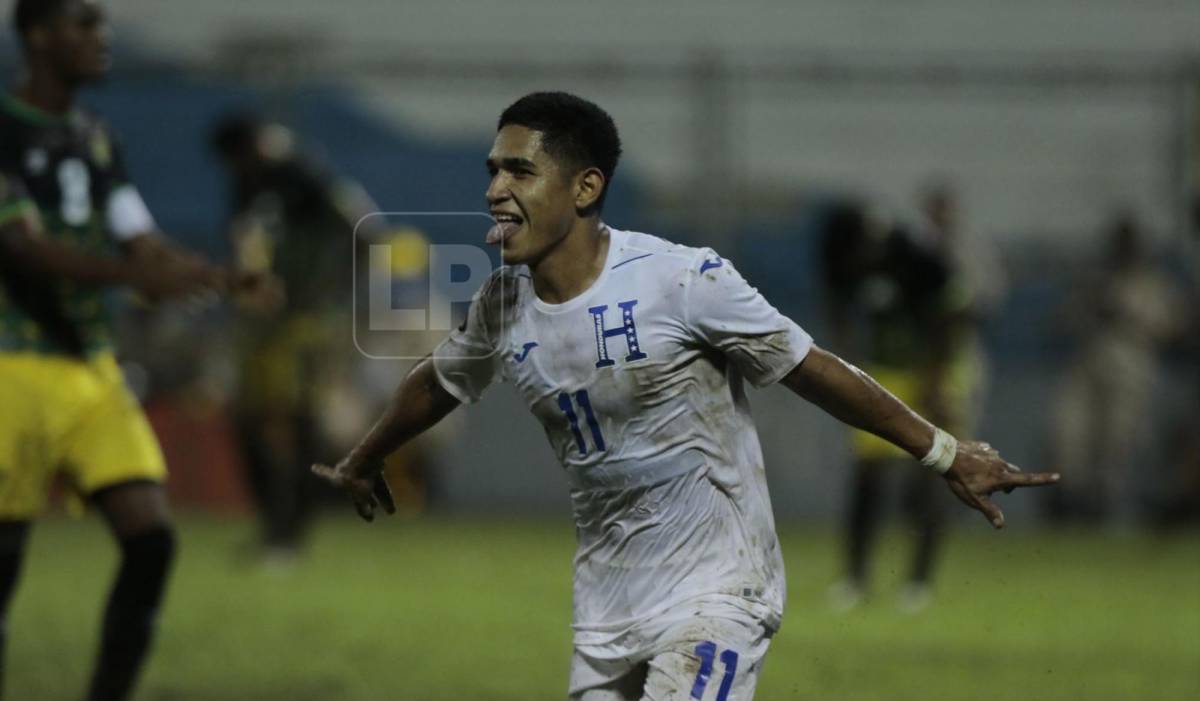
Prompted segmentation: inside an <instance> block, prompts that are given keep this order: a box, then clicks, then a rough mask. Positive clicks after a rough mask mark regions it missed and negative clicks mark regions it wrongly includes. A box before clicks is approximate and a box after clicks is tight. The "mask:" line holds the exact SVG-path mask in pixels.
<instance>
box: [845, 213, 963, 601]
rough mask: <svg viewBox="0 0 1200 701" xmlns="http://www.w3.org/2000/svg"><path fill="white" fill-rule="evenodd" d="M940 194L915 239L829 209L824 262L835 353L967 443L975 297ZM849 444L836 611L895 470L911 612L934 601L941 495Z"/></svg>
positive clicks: (885, 446) (857, 583) (865, 580)
mask: <svg viewBox="0 0 1200 701" xmlns="http://www.w3.org/2000/svg"><path fill="white" fill-rule="evenodd" d="M946 197H947V195H946V194H941V195H938V194H937V193H932V194H931V195H930V198H929V200H928V201H927V202H926V203H925V204H926V214H927V216H928V217H929V221H928V222H926V223H925V227H926V230H924V231H915V232H914V231H906V230H903V229H900V228H899V227H895V226H893V225H890V224H888V223H885V222H881V221H878V220H876V219H873V218H872V217H871V215H870V213H869V212H868V211H866V210H865V209H864V208H862V207H861V206H858V205H852V204H848V205H843V206H840V207H838V208H835V209H834V211H833V213H832V215H831V217H830V219H829V227H828V229H827V232H826V238H825V242H824V251H823V253H824V258H825V260H824V265H825V272H826V282H827V284H828V290H829V301H830V312H831V314H830V316H831V320H832V322H833V326H834V334H833V335H834V336H835V343H836V344H837V345H838V346H841V348H840V349H839V350H840V352H841V353H843V354H844V355H846V356H847V357H851V358H854V359H855V360H856V362H859V363H860V364H861V365H862V367H863V370H864V371H866V372H867V373H868V374H869V375H871V376H872V377H874V378H875V379H876V380H877V381H878V382H879V383H880V384H881V385H882V386H883V387H885V388H886V389H887V390H888V391H889V392H891V393H892V394H893V395H895V396H896V397H897V398H899V399H900V400H901V401H903V402H904V403H906V404H908V405H909V406H912V407H914V408H915V409H916V410H917V411H918V412H920V413H921V414H922V415H924V416H928V417H930V419H931V420H932V421H934V422H935V423H937V424H938V425H940V426H944V427H946V429H947V430H948V431H951V432H952V433H953V434H954V435H958V436H967V437H969V436H970V435H971V434H972V433H973V432H974V426H973V423H974V421H973V417H974V414H975V413H976V411H975V409H976V406H977V404H978V395H979V390H980V387H981V384H982V374H983V373H982V358H981V354H980V352H979V350H978V343H977V340H976V338H975V334H974V333H973V329H972V326H973V319H972V318H971V316H972V315H973V314H974V313H975V311H976V308H977V305H978V303H979V300H978V297H977V295H975V294H974V293H973V292H972V286H971V281H970V280H966V279H964V277H965V275H964V271H963V270H962V269H961V267H960V265H959V264H958V263H957V262H956V260H955V257H954V256H953V255H951V251H950V250H949V244H950V243H951V241H950V239H951V233H950V232H951V230H952V229H953V226H954V222H953V215H954V213H953V211H952V207H951V203H950V202H949V201H948V200H947V199H946ZM855 331H858V333H857V334H856V333H854V332H855ZM856 341H857V342H856ZM851 446H852V449H853V453H854V463H855V466H854V477H853V480H852V483H851V485H850V490H849V494H848V505H847V506H848V508H847V516H846V525H845V532H846V573H845V579H844V580H843V581H842V582H840V583H839V584H837V585H836V586H835V587H834V588H833V590H831V592H830V593H831V603H832V604H833V606H834V607H835V608H839V609H845V608H850V607H853V606H855V605H857V604H858V603H859V602H860V601H861V600H862V599H863V598H864V597H865V596H866V594H867V592H868V591H869V580H870V576H869V575H870V573H869V571H868V570H869V567H868V564H869V560H870V557H869V555H870V551H871V548H872V545H873V543H874V540H875V536H876V535H877V532H878V530H879V526H880V521H881V516H882V511H883V508H882V507H883V496H884V494H883V491H884V487H885V486H886V484H887V482H888V481H887V480H885V479H883V478H884V477H886V476H887V475H886V474H885V473H887V472H897V473H901V474H903V475H904V506H905V511H906V512H907V516H908V517H909V520H910V521H911V523H912V526H913V529H914V531H915V535H916V543H915V548H914V551H913V556H912V560H911V563H912V564H911V569H910V571H909V572H908V583H907V585H906V587H905V588H904V590H903V592H902V593H901V596H900V601H899V604H900V607H901V609H903V610H908V611H915V610H918V609H920V608H922V607H923V606H925V605H926V604H927V603H928V601H929V600H930V595H931V579H932V574H933V568H934V563H935V561H936V555H937V550H938V546H939V544H940V542H941V540H942V533H943V530H944V520H945V519H944V511H945V509H944V499H943V498H942V497H943V494H942V493H941V491H940V490H939V489H938V488H937V485H936V480H930V479H927V477H928V475H927V474H926V472H925V471H924V470H921V469H919V466H918V465H917V464H916V463H915V462H914V461H913V460H912V459H911V458H910V457H909V456H908V455H907V454H906V453H904V452H902V451H900V450H898V449H896V448H895V447H893V446H892V445H891V444H890V443H888V442H886V441H884V440H881V439H879V438H877V437H875V436H873V435H871V434H868V433H865V432H862V431H854V432H852V434H851Z"/></svg>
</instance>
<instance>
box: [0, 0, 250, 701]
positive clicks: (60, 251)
mask: <svg viewBox="0 0 1200 701" xmlns="http://www.w3.org/2000/svg"><path fill="white" fill-rule="evenodd" d="M14 24H15V28H16V31H17V34H18V35H19V38H20V41H21V44H22V47H23V49H24V56H25V61H26V68H27V72H26V74H25V76H24V78H23V80H22V82H21V83H20V84H19V85H18V86H17V88H16V89H15V91H14V92H12V93H11V94H7V95H4V96H2V97H0V135H3V139H2V140H0V283H2V284H0V388H3V389H2V390H0V392H2V396H3V400H2V401H0V636H3V635H4V631H5V620H4V619H5V618H6V615H5V612H6V610H7V607H8V602H9V600H10V598H11V594H12V591H13V588H14V585H15V583H16V579H17V575H18V571H19V569H20V563H21V556H22V551H23V548H24V543H25V540H26V536H27V533H28V530H29V522H30V521H31V520H32V519H33V518H34V517H35V516H37V514H38V513H39V512H40V511H41V509H42V507H43V504H44V501H45V493H46V489H47V483H48V482H49V480H50V477H51V476H52V475H53V473H54V471H55V470H56V469H59V468H61V469H63V470H64V471H65V473H66V475H67V477H68V478H69V481H70V483H71V484H72V486H73V487H74V488H75V489H76V490H77V491H78V492H79V493H80V494H81V495H82V496H84V497H86V498H87V499H88V500H89V501H90V503H91V504H93V505H94V506H95V507H96V508H97V509H98V510H99V511H100V513H101V514H102V515H103V516H104V518H105V521H106V522H107V524H108V526H109V527H110V529H111V531H112V533H113V535H114V536H115V538H116V539H117V541H118V543H119V545H120V549H121V564H120V568H119V570H118V573H117V577H116V583H115V585H114V586H113V588H112V591H111V594H110V596H109V600H108V606H107V609H106V611H105V616H104V624H103V631H102V634H101V642H100V650H99V657H98V660H97V662H96V668H95V671H94V674H93V676H92V679H91V686H90V690H89V692H88V696H87V698H89V699H123V698H126V697H127V696H128V694H129V690H130V689H131V687H132V686H133V684H134V682H135V680H136V676H137V672H138V670H139V668H140V667H141V665H142V660H143V658H144V657H145V654H146V651H147V649H148V647H149V644H150V639H151V635H152V631H153V627H154V621H155V617H156V613H157V609H158V606H159V601H160V598H161V595H162V592H163V588H164V584H165V582H166V578H167V574H168V569H169V567H170V564H171V560H172V556H173V552H174V537H173V535H172V529H171V525H170V521H169V516H168V510H167V502H166V497H165V494H164V490H163V488H162V484H161V483H162V480H163V477H164V475H165V469H164V463H163V457H162V453H161V451H160V450H159V446H158V444H157V442H156V441H155V438H154V434H153V433H152V432H151V429H150V426H149V424H148V423H147V421H146V419H145V417H144V415H143V414H142V411H141V409H140V408H139V406H138V404H137V401H136V400H135V399H134V398H133V396H132V395H131V394H130V393H129V391H128V390H127V389H126V387H125V385H124V383H123V380H122V378H121V373H120V370H119V369H118V367H117V364H116V361H115V360H114V355H113V347H112V338H111V333H110V329H109V322H108V318H107V315H106V313H105V305H104V300H103V290H104V289H105V288H107V287H111V286H125V287H128V288H131V289H133V290H135V291H137V292H139V293H141V294H142V295H143V296H144V297H146V298H148V299H152V300H160V299H169V298H193V297H197V296H201V297H203V296H209V295H211V294H213V293H214V292H216V291H217V290H218V289H220V288H223V287H224V286H226V284H227V280H226V275H225V273H224V272H223V271H221V270H219V269H218V268H215V267H214V266H212V265H210V264H208V263H207V262H204V261H203V260H201V259H199V258H197V257H194V256H191V255H187V254H184V253H182V252H180V251H178V250H176V249H174V248H172V247H171V246H169V245H168V244H167V243H166V242H165V241H164V240H163V239H162V238H161V237H160V236H158V235H157V233H156V227H155V224H154V220H153V219H152V217H151V216H150V213H149V212H148V210H147V209H146V206H145V204H144V203H143V201H142V199H141V197H140V196H139V195H138V191H137V190H136V189H135V188H134V186H133V185H131V184H130V183H129V182H128V180H127V179H126V176H125V173H124V170H123V168H122V165H121V155H120V153H119V151H118V150H117V148H116V146H115V145H114V143H113V141H112V139H111V137H110V136H109V134H108V131H107V130H106V129H105V127H104V126H103V125H102V124H101V123H100V122H98V121H97V120H96V119H95V118H94V117H92V116H90V115H88V114H86V113H85V112H83V111H81V110H79V109H78V108H76V106H75V104H74V96H75V92H76V89H77V88H78V87H79V86H81V85H82V84H84V83H86V82H88V81H91V80H93V79H96V78H99V77H100V76H102V75H103V74H104V73H105V72H106V71H107V69H108V66H109V35H108V29H107V26H106V24H105V21H104V16H103V13H102V11H101V9H100V8H99V7H98V6H97V5H96V3H95V2H93V1H92V0H18V2H17V3H16V8H15V12H14ZM115 248H119V253H120V255H113V253H114V251H113V249H115ZM2 642H3V639H2V637H0V643H2ZM0 670H2V665H0Z"/></svg>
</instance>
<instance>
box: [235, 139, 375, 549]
mask: <svg viewBox="0 0 1200 701" xmlns="http://www.w3.org/2000/svg"><path fill="white" fill-rule="evenodd" d="M212 146H213V148H214V150H215V151H216V152H217V154H218V155H219V156H220V158H221V161H222V163H223V165H224V166H225V168H226V169H227V172H228V174H229V177H230V181H231V190H232V203H233V206H232V218H231V223H230V237H231V240H232V243H233V247H234V256H235V259H236V261H237V265H238V267H239V268H241V269H243V270H247V271H269V272H272V273H274V274H275V275H276V276H278V278H279V279H280V280H281V281H282V283H283V288H284V289H283V290H281V291H280V293H279V294H278V295H276V296H275V297H274V298H273V299H263V298H261V297H260V298H259V299H258V300H257V303H256V304H254V305H252V308H248V309H245V310H244V311H246V312H248V313H247V314H246V315H245V316H244V318H243V319H242V323H241V324H240V325H239V333H238V347H237V366H238V370H239V372H238V375H239V378H238V383H237V385H238V389H237V391H236V393H235V398H234V411H235V419H236V423H237V425H238V433H239V436H240V442H241V445H242V450H243V453H244V458H245V461H246V464H247V468H248V469H247V471H248V478H249V483H250V487H251V489H252V492H253V495H254V498H255V501H256V504H257V506H258V509H259V514H260V518H261V525H262V543H263V546H264V552H263V555H264V556H265V558H267V559H268V560H269V561H274V562H286V561H288V560H290V559H291V558H293V557H294V556H295V555H296V553H297V549H298V547H299V546H300V544H301V542H302V539H303V536H304V532H305V529H306V526H307V524H308V522H309V520H310V515H311V511H312V506H313V497H314V489H315V488H316V487H317V482H316V481H315V480H314V479H313V478H312V476H311V474H310V472H309V466H310V465H311V464H312V463H314V462H319V461H321V460H322V458H323V457H327V456H330V455H336V454H337V451H338V450H339V449H340V447H341V446H333V445H329V444H328V443H329V441H328V437H329V432H328V431H326V430H324V429H325V427H326V426H327V425H335V426H336V425H337V424H338V423H339V420H338V418H337V417H331V416H329V415H328V413H327V412H328V410H329V409H330V408H334V409H336V408H337V407H345V406H351V405H353V404H354V402H353V401H346V400H345V399H344V395H345V393H347V392H353V391H354V389H353V386H354V384H355V383H354V380H353V379H352V378H353V377H354V375H355V368H354V367H353V366H351V365H350V363H352V362H353V361H354V360H355V359H356V358H358V356H357V354H355V353H354V350H353V345H352V340H351V321H350V319H351V317H350V314H351V297H352V285H353V264H354V259H353V256H355V255H357V254H358V250H359V248H360V247H358V246H356V245H355V244H354V243H352V242H353V241H354V238H353V233H354V227H355V225H356V224H357V223H358V222H359V220H360V219H361V218H362V217H363V216H364V215H366V214H368V213H370V212H372V211H374V210H375V207H374V205H373V203H372V201H371V199H370V198H369V197H368V196H367V195H366V193H365V191H364V190H363V189H362V188H361V187H359V186H358V185H357V184H356V183H354V182H352V181H350V180H347V179H345V178H342V177H337V176H334V175H333V174H331V173H329V172H328V171H326V170H325V169H324V168H322V167H320V166H319V165H317V164H316V163H315V162H314V161H313V160H312V159H310V158H307V157H306V156H304V155H302V154H301V153H300V152H299V151H298V150H297V149H296V148H295V140H294V137H293V135H292V132H291V131H290V130H288V129H287V128H286V127H284V126H282V125H279V124H275V123H272V122H269V121H266V120H263V119H261V118H259V117H257V116H254V115H232V116H229V117H226V118H224V119H222V120H221V121H220V122H219V123H218V124H217V125H216V127H215V128H214V130H213V134H212ZM366 221H367V223H370V222H372V220H370V219H368V220H366ZM359 233H360V235H361V234H362V233H363V232H361V231H360V232H359ZM368 233H369V234H373V233H375V232H368ZM335 388H336V389H335ZM331 396H333V397H336V398H337V399H335V400H334V401H326V400H327V398H329V397H331Z"/></svg>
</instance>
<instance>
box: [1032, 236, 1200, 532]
mask: <svg viewBox="0 0 1200 701" xmlns="http://www.w3.org/2000/svg"><path fill="white" fill-rule="evenodd" d="M1148 249H1149V246H1148V244H1147V242H1146V241H1145V235H1144V233H1143V232H1142V230H1141V227H1140V225H1139V224H1138V222H1137V221H1136V220H1135V219H1134V218H1133V216H1132V215H1130V214H1128V213H1123V214H1120V215H1118V216H1117V217H1115V218H1114V219H1113V221H1112V222H1111V224H1110V226H1109V232H1108V237H1107V250H1106V251H1105V255H1104V259H1103V260H1102V261H1101V263H1100V265H1099V266H1098V269H1097V270H1096V274H1095V275H1092V276H1090V277H1089V279H1087V280H1084V281H1082V282H1081V283H1080V284H1078V285H1076V286H1075V294H1074V295H1073V296H1072V297H1073V298H1072V300H1071V301H1070V302H1069V303H1068V305H1067V308H1066V310H1065V312H1064V314H1063V319H1064V323H1063V324H1062V325H1061V327H1062V328H1065V329H1067V330H1068V332H1069V333H1075V334H1078V335H1079V336H1080V337H1081V338H1080V341H1081V347H1080V350H1079V352H1078V354H1077V355H1076V357H1075V358H1074V359H1073V361H1072V362H1071V364H1070V367H1069V368H1068V369H1067V372H1066V375H1065V377H1064V380H1063V383H1062V386H1061V388H1060V391H1059V395H1058V401H1057V406H1056V407H1055V412H1054V416H1053V421H1054V424H1053V425H1054V442H1053V454H1052V458H1053V459H1054V461H1055V465H1057V466H1061V468H1062V471H1063V473H1064V474H1067V475H1069V476H1070V477H1072V478H1074V479H1072V481H1071V483H1070V485H1069V486H1068V488H1067V489H1066V490H1064V491H1063V492H1062V493H1061V494H1057V495H1054V496H1053V497H1052V499H1051V502H1050V505H1051V513H1050V515H1051V517H1052V518H1053V519H1055V520H1058V521H1080V522H1083V523H1102V522H1105V521H1107V520H1109V519H1111V518H1113V517H1114V516H1116V515H1118V514H1117V511H1118V509H1119V507H1120V505H1121V504H1122V502H1127V501H1128V500H1122V499H1121V498H1120V495H1121V492H1122V490H1123V489H1124V488H1125V487H1126V479H1127V478H1128V476H1129V475H1130V474H1131V470H1132V469H1133V467H1134V465H1133V461H1134V456H1135V455H1137V452H1138V450H1139V448H1140V447H1142V446H1144V445H1146V439H1147V433H1148V431H1149V429H1150V425H1149V423H1150V422H1149V421H1148V417H1150V416H1151V414H1152V407H1151V404H1150V401H1151V397H1152V396H1153V389H1154V385H1155V383H1156V382H1157V381H1158V379H1159V374H1160V371H1161V360H1162V359H1161V354H1162V351H1163V348H1164V346H1165V344H1166V343H1167V342H1168V341H1170V340H1172V339H1173V338H1175V337H1176V336H1177V335H1179V334H1181V333H1182V332H1183V331H1184V329H1185V328H1186V327H1187V325H1188V323H1189V322H1190V321H1191V320H1190V319H1188V318H1187V317H1186V316H1185V315H1186V314H1188V313H1189V310H1188V306H1187V305H1186V304H1185V303H1184V297H1183V295H1182V294H1181V293H1180V291H1179V290H1178V289H1177V288H1176V287H1175V285H1174V284H1173V282H1172V280H1171V277H1170V276H1169V275H1168V274H1167V272H1166V271H1164V270H1163V269H1162V267H1161V266H1160V265H1159V264H1158V263H1157V262H1156V261H1155V260H1154V258H1153V256H1152V255H1151V254H1150V251H1149V250H1148Z"/></svg>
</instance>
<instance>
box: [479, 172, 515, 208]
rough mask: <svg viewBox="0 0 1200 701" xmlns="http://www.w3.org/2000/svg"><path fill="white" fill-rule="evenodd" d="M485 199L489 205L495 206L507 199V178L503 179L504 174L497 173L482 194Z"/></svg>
mask: <svg viewBox="0 0 1200 701" xmlns="http://www.w3.org/2000/svg"><path fill="white" fill-rule="evenodd" d="M483 194H484V197H486V198H487V201H488V204H489V205H493V206H494V205H497V204H499V203H501V202H504V201H505V200H507V199H508V198H509V192H508V178H506V177H504V173H497V174H496V175H495V176H494V177H493V178H492V181H491V182H490V183H488V187H487V190H486V191H485V192H484V193H483Z"/></svg>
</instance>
